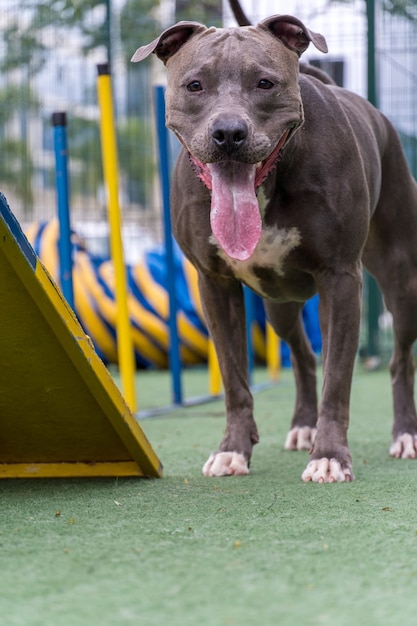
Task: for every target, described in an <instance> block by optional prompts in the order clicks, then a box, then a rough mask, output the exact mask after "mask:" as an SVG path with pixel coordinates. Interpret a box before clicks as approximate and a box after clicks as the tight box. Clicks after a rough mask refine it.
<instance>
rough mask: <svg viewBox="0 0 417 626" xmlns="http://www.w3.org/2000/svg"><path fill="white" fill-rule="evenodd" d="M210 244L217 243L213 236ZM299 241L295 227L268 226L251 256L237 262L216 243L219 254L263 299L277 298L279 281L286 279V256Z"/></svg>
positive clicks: (278, 295)
mask: <svg viewBox="0 0 417 626" xmlns="http://www.w3.org/2000/svg"><path fill="white" fill-rule="evenodd" d="M212 243H215V244H216V245H218V244H217V242H216V240H215V239H214V237H213V238H212ZM300 243H301V235H300V232H299V230H298V229H297V228H288V229H284V228H281V229H280V228H278V227H276V226H274V227H268V228H264V229H263V231H262V235H261V238H260V240H259V243H258V245H257V246H256V248H255V252H254V253H253V255H252V256H251V258H250V259H247V260H246V261H239V260H237V259H232V258H230V257H228V256H227V255H226V254H225V253H224V252H223V250H222V249H221V248H220V247H219V246H218V255H219V256H220V257H221V258H222V259H223V260H224V262H225V263H226V264H227V265H228V266H229V268H230V269H231V270H232V271H233V274H234V276H235V277H236V278H238V279H239V280H240V281H242V282H243V283H245V284H246V285H248V287H250V288H251V289H253V291H255V292H256V293H258V294H259V295H260V296H263V297H264V298H279V297H280V296H281V289H280V283H281V281H282V279H284V280H285V263H284V262H285V259H286V257H287V256H288V254H289V253H290V252H291V251H292V250H294V248H297V247H298V246H299V245H300Z"/></svg>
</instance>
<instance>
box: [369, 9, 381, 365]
mask: <svg viewBox="0 0 417 626" xmlns="http://www.w3.org/2000/svg"><path fill="white" fill-rule="evenodd" d="M366 17H367V22H368V100H369V102H371V103H372V104H373V105H374V106H378V96H377V88H376V57H375V0H366ZM365 280H366V286H367V301H368V320H367V356H368V357H372V356H379V354H380V346H379V326H378V318H379V315H380V313H381V294H380V291H379V288H378V285H377V282H376V280H375V278H374V277H373V276H371V275H370V274H368V273H366V274H365Z"/></svg>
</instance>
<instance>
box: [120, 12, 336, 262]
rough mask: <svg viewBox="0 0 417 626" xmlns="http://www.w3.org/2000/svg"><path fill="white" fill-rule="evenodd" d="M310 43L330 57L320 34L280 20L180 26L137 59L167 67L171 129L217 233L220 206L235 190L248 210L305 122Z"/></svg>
mask: <svg viewBox="0 0 417 626" xmlns="http://www.w3.org/2000/svg"><path fill="white" fill-rule="evenodd" d="M310 43H313V44H314V45H315V46H316V48H318V49H319V50H321V51H323V52H327V46H326V42H325V39H324V37H323V36H322V35H320V34H318V33H314V32H312V31H311V30H309V29H308V28H306V26H304V24H303V23H302V22H300V21H299V20H298V19H297V18H295V17H291V16H288V15H277V16H274V17H270V18H268V19H266V20H264V21H262V22H260V23H259V24H258V25H257V26H245V27H238V28H224V29H223V28H220V29H217V28H214V27H212V28H207V27H206V26H203V25H202V24H199V23H196V22H179V23H178V24H175V25H174V26H172V27H171V28H168V29H167V30H165V31H164V32H163V33H162V34H161V35H160V36H159V37H158V38H157V39H155V40H154V41H153V42H151V43H150V44H148V45H147V46H143V47H142V48H139V49H138V50H137V51H136V52H135V54H134V55H133V57H132V61H134V62H137V61H141V60H142V59H145V58H146V57H147V56H149V55H150V54H151V53H155V54H156V55H157V56H158V57H159V58H160V59H161V60H162V61H163V62H164V63H165V65H166V67H167V90H166V111H167V113H166V122H167V126H168V127H169V128H171V130H173V131H174V132H175V134H176V135H177V136H178V138H179V139H180V141H181V142H182V144H183V145H184V146H185V148H186V149H187V150H188V152H189V154H190V157H191V159H192V161H193V163H194V167H195V169H196V171H197V174H198V176H199V177H200V178H201V180H203V182H204V183H205V185H206V186H207V187H208V188H209V189H210V190H211V191H212V195H213V198H214V204H216V205H217V209H219V210H217V209H216V208H214V209H213V206H212V226H213V224H214V223H215V222H216V216H217V215H218V214H221V215H222V216H223V217H222V218H221V221H222V222H223V221H224V213H223V211H222V210H221V209H220V208H219V207H220V206H223V205H225V204H227V203H229V205H230V203H231V202H232V200H231V199H230V193H231V190H232V191H233V190H234V193H233V194H232V195H234V197H235V198H236V197H240V198H241V201H242V202H243V201H244V202H245V205H246V204H247V198H248V197H249V195H248V194H249V188H250V189H251V197H252V196H253V197H254V196H255V193H254V190H255V189H256V188H257V187H259V185H261V184H262V182H263V181H264V180H265V179H266V177H267V176H268V174H269V173H270V172H271V170H272V169H273V168H274V166H275V163H276V162H277V160H278V159H279V157H280V153H281V151H282V149H283V148H284V146H285V145H286V143H287V142H288V140H289V139H290V137H291V136H292V135H293V134H294V132H295V131H296V130H297V128H299V127H300V126H301V124H302V123H303V106H302V101H301V96H300V90H299V85H298V59H299V57H300V56H301V54H302V53H303V52H304V51H305V50H306V49H307V47H308V46H309V44H310ZM226 195H227V196H228V199H226V198H225V196H226ZM245 198H246V200H245ZM216 199H217V200H216ZM233 202H235V201H233ZM233 202H232V204H233ZM254 202H255V203H256V198H255V200H253V198H252V199H251V201H250V203H249V204H250V205H251V206H252V205H253V204H254ZM212 204H213V203H212ZM247 222H248V221H247ZM248 228H249V230H251V229H252V230H253V225H252V226H251V225H249V226H248ZM257 228H258V230H259V228H260V226H259V223H258V227H257ZM213 232H214V233H215V234H216V232H215V226H213ZM247 253H248V251H245V252H244V253H243V254H247Z"/></svg>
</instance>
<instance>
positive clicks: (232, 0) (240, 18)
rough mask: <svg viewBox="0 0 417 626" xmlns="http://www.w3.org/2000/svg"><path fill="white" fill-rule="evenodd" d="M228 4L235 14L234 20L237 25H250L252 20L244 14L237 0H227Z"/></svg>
mask: <svg viewBox="0 0 417 626" xmlns="http://www.w3.org/2000/svg"><path fill="white" fill-rule="evenodd" d="M229 4H230V8H231V9H232V12H233V15H234V16H235V20H236V22H237V23H238V24H239V26H251V25H252V22H251V21H250V20H249V18H248V17H247V16H246V15H245V13H244V11H243V9H242V7H241V6H240V4H239V2H238V0H229Z"/></svg>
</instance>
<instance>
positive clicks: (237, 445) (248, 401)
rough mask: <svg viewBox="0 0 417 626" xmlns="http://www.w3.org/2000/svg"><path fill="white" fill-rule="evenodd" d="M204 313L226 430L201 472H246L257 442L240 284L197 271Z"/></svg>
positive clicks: (206, 473) (211, 474)
mask: <svg viewBox="0 0 417 626" xmlns="http://www.w3.org/2000/svg"><path fill="white" fill-rule="evenodd" d="M199 289H200V295H201V301H202V305H203V310H204V314H205V317H206V322H207V326H208V329H209V331H210V334H211V336H212V338H213V342H214V346H215V348H216V352H217V356H218V359H219V365H220V371H221V374H222V379H223V385H224V391H225V402H226V419H227V422H226V432H225V434H224V437H223V439H222V441H221V443H220V446H219V449H218V450H217V452H214V453H213V454H211V455H210V457H209V459H208V461H207V462H206V463H205V465H204V467H203V474H204V475H205V476H228V475H231V474H235V475H236V474H242V475H243V474H248V473H249V464H250V458H251V455H252V448H253V446H254V444H255V443H257V442H258V440H259V437H258V431H257V428H256V424H255V421H254V418H253V398H252V394H251V392H250V389H249V377H248V357H247V346H246V325H245V305H244V299H243V290H242V286H241V284H240V283H239V282H238V281H236V280H234V279H233V280H230V281H224V282H219V281H218V280H214V279H213V278H211V277H209V276H206V275H204V274H200V275H199Z"/></svg>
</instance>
